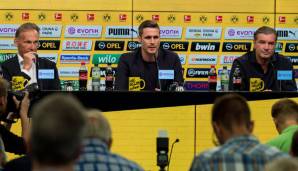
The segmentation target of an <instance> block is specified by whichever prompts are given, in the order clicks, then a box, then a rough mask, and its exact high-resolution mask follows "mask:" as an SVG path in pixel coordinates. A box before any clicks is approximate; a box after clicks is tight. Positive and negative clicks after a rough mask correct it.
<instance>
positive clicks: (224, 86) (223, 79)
mask: <svg viewBox="0 0 298 171" xmlns="http://www.w3.org/2000/svg"><path fill="white" fill-rule="evenodd" d="M220 85H221V91H229V72H228V69H227V66H224V67H223V69H222V72H221V75H220Z"/></svg>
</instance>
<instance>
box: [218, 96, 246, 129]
mask: <svg viewBox="0 0 298 171" xmlns="http://www.w3.org/2000/svg"><path fill="white" fill-rule="evenodd" d="M212 122H216V123H220V124H222V126H224V127H225V128H226V129H227V130H229V131H232V125H243V124H245V125H246V126H247V127H248V126H249V124H250V110H249V107H248V104H247V102H246V99H245V98H243V97H242V96H240V95H238V94H227V95H224V96H221V97H219V98H217V99H216V100H215V103H214V105H213V108H212Z"/></svg>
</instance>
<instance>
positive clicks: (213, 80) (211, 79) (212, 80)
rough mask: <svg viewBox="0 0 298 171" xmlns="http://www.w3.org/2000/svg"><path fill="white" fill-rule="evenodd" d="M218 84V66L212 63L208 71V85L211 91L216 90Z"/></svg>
mask: <svg viewBox="0 0 298 171" xmlns="http://www.w3.org/2000/svg"><path fill="white" fill-rule="evenodd" d="M216 85H217V74H216V68H215V66H214V65H211V68H210V70H209V73H208V86H209V91H216Z"/></svg>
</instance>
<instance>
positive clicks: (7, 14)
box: [5, 12, 13, 21]
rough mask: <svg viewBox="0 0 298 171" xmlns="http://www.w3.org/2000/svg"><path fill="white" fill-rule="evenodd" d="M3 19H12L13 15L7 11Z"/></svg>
mask: <svg viewBox="0 0 298 171" xmlns="http://www.w3.org/2000/svg"><path fill="white" fill-rule="evenodd" d="M5 19H6V20H8V21H10V20H12V19H13V15H12V14H11V13H10V12H8V13H6V14H5Z"/></svg>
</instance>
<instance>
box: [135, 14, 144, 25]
mask: <svg viewBox="0 0 298 171" xmlns="http://www.w3.org/2000/svg"><path fill="white" fill-rule="evenodd" d="M136 20H137V21H138V22H139V23H140V22H142V21H143V20H144V16H143V15H142V14H138V15H137V16H136Z"/></svg>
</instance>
